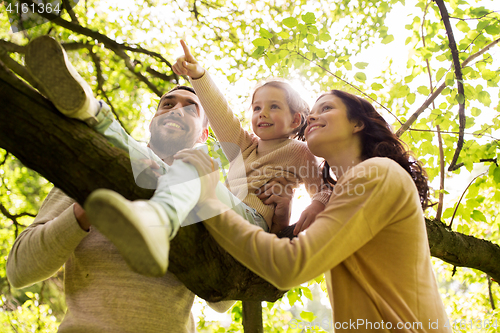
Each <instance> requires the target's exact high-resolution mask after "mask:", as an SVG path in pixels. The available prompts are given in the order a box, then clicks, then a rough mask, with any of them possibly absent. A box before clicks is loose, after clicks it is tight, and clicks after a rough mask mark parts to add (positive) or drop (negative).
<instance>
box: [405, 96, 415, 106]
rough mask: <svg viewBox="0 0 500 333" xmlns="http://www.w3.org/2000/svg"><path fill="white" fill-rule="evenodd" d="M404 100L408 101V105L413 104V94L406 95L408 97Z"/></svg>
mask: <svg viewBox="0 0 500 333" xmlns="http://www.w3.org/2000/svg"><path fill="white" fill-rule="evenodd" d="M406 100H407V101H408V103H410V104H413V103H415V94H414V93H411V94H408V95H407V96H406Z"/></svg>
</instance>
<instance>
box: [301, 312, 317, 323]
mask: <svg viewBox="0 0 500 333" xmlns="http://www.w3.org/2000/svg"><path fill="white" fill-rule="evenodd" d="M300 318H302V319H304V320H306V321H308V322H311V321H313V320H314V318H316V316H315V315H314V313H313V312H308V311H302V312H301V313H300Z"/></svg>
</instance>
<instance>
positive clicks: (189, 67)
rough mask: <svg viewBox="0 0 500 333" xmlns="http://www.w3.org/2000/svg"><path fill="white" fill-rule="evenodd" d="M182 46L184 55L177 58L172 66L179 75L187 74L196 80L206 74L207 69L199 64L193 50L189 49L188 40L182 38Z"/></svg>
mask: <svg viewBox="0 0 500 333" xmlns="http://www.w3.org/2000/svg"><path fill="white" fill-rule="evenodd" d="M181 46H182V49H183V50H184V55H183V56H181V57H179V58H177V61H176V62H175V64H174V65H173V66H172V69H173V70H174V73H175V74H177V75H187V76H189V77H190V78H192V79H194V80H196V79H199V78H200V77H202V76H203V74H205V69H204V68H203V67H201V66H200V65H199V64H198V62H197V61H196V59H195V58H194V57H193V55H192V54H191V51H189V48H188V46H187V45H186V42H185V41H183V40H182V39H181Z"/></svg>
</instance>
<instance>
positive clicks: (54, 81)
mask: <svg viewBox="0 0 500 333" xmlns="http://www.w3.org/2000/svg"><path fill="white" fill-rule="evenodd" d="M25 60H26V66H27V68H28V70H29V72H30V73H31V75H32V76H33V77H34V78H35V80H37V81H38V82H39V84H40V85H41V86H42V87H43V88H44V89H45V91H44V92H45V93H46V94H47V95H48V96H47V97H48V98H49V99H50V100H51V101H52V103H54V105H55V106H56V108H57V109H58V110H59V111H61V112H62V113H63V114H65V115H66V116H72V115H74V114H75V113H77V112H78V111H79V110H80V109H81V108H82V107H83V105H84V104H85V102H86V100H87V96H86V95H85V91H84V90H83V88H82V86H81V85H80V84H79V83H78V81H76V80H75V78H74V77H73V76H72V75H71V73H70V72H69V70H68V68H67V67H66V61H65V59H64V53H63V50H62V49H61V46H60V44H59V43H58V42H57V41H56V40H55V39H53V38H51V37H49V36H42V37H38V38H36V39H34V40H33V41H31V42H30V43H29V44H28V47H27V50H26V58H25Z"/></svg>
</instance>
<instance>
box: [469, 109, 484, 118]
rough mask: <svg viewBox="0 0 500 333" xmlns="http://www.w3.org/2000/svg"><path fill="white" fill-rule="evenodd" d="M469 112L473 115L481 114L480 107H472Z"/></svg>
mask: <svg viewBox="0 0 500 333" xmlns="http://www.w3.org/2000/svg"><path fill="white" fill-rule="evenodd" d="M470 113H471V114H472V115H473V116H474V117H477V116H479V115H480V114H481V109H478V108H472V109H471V111H470Z"/></svg>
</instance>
